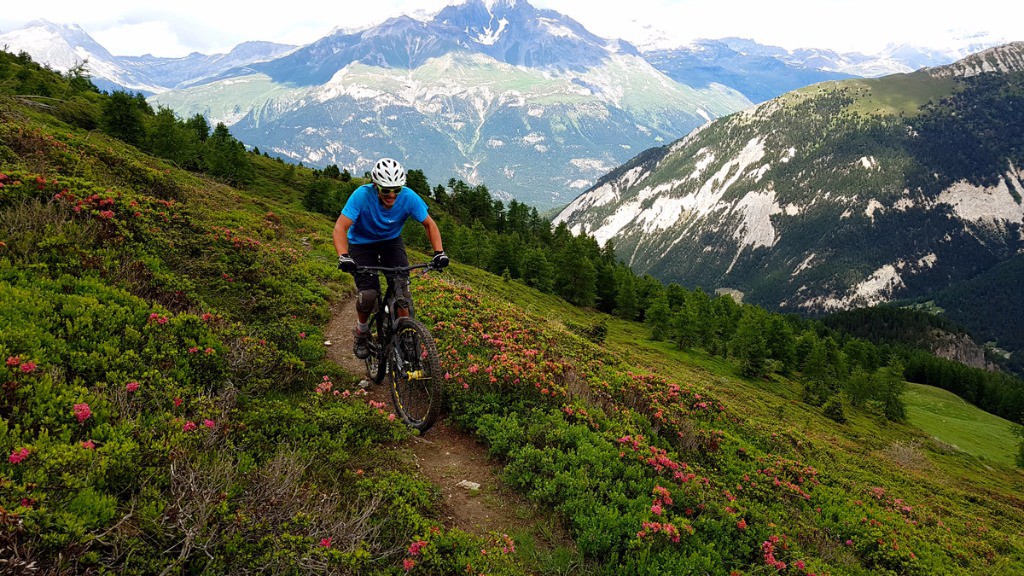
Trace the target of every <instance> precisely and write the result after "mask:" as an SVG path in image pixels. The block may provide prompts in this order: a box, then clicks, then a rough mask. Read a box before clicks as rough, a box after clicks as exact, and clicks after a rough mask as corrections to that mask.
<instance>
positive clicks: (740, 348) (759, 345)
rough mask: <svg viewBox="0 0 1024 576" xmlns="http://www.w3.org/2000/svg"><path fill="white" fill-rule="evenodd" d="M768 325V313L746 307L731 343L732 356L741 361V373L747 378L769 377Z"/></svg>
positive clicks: (761, 309) (760, 309) (752, 307)
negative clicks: (766, 332) (766, 334)
mask: <svg viewBox="0 0 1024 576" xmlns="http://www.w3.org/2000/svg"><path fill="white" fill-rule="evenodd" d="M767 323H768V313H767V312H765V310H764V309H763V308H758V307H756V306H745V307H744V310H743V315H742V316H741V317H740V321H739V324H738V325H737V327H736V332H735V334H734V335H733V337H732V340H731V341H730V348H731V349H732V354H733V355H734V356H735V357H736V358H738V359H739V361H740V373H741V374H743V375H744V376H746V377H747V378H764V377H766V376H768V341H767V339H766V338H765V331H766V325H767Z"/></svg>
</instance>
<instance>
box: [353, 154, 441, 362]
mask: <svg viewBox="0 0 1024 576" xmlns="http://www.w3.org/2000/svg"><path fill="white" fill-rule="evenodd" d="M405 176H406V173H405V168H403V167H402V165H401V164H399V163H398V161H396V160H394V159H392V158H381V159H380V160H378V161H377V163H376V164H374V165H373V170H371V171H370V180H371V182H370V183H369V184H364V185H363V186H360V187H359V188H356V190H355V191H354V192H352V196H350V197H349V199H348V202H346V203H345V207H344V208H343V209H342V210H341V215H340V216H338V220H337V222H335V223H334V233H333V236H334V249H335V251H337V253H338V268H340V269H342V270H343V271H345V272H348V273H350V274H353V275H354V276H355V281H356V288H357V289H358V290H359V294H358V296H357V297H356V316H357V317H358V322H357V323H356V327H355V329H353V331H352V334H353V336H354V337H355V343H354V344H353V347H352V352H353V353H354V354H355V355H356V357H357V358H360V359H363V358H366V357H367V356H369V355H370V350H369V348H367V346H366V339H367V337H368V336H369V334H370V327H369V326H368V325H367V323H366V322H367V320H368V319H369V317H370V313H371V312H373V308H374V306H375V305H376V303H377V294H378V293H379V292H380V279H379V278H378V277H377V275H376V274H355V271H356V269H357V267H359V266H386V267H396V268H397V267H401V266H408V265H409V257H408V255H407V254H406V253H405V243H404V242H403V241H402V226H404V225H405V221H406V220H408V219H409V218H410V217H411V218H415V219H416V221H417V222H420V223H422V224H423V228H425V229H426V231H427V239H428V240H429V241H430V245H431V247H433V249H434V258H433V260H432V261H431V264H432V265H433V266H434V267H435V268H444V267H445V266H447V265H448V262H449V259H448V255H447V254H445V252H444V246H443V244H442V243H441V232H440V230H438V228H437V223H435V222H434V219H433V218H431V217H430V215H429V214H428V213H427V204H426V203H425V202H424V201H423V199H422V198H420V197H419V195H417V194H416V193H415V192H413V191H412V190H411V189H409V188H406V187H405ZM388 282H391V279H388ZM396 282H397V284H396V286H395V293H396V294H398V296H399V298H398V306H397V307H396V310H395V312H396V313H397V314H398V315H399V316H408V315H409V308H408V306H409V302H410V299H411V296H410V294H409V274H408V273H406V274H404V275H403V276H401V277H399V278H397V279H396Z"/></svg>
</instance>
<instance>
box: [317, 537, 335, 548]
mask: <svg viewBox="0 0 1024 576" xmlns="http://www.w3.org/2000/svg"><path fill="white" fill-rule="evenodd" d="M333 541H334V538H332V537H330V536H328V537H327V538H324V539H323V540H321V541H320V545H321V546H323V547H324V548H330V547H331V542H333Z"/></svg>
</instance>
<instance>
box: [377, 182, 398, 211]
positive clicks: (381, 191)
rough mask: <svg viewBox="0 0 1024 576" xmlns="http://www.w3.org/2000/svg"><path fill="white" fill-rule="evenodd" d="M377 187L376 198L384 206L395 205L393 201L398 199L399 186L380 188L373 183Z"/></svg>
mask: <svg viewBox="0 0 1024 576" xmlns="http://www.w3.org/2000/svg"><path fill="white" fill-rule="evenodd" d="M374 187H376V188H377V198H378V199H379V200H380V203H381V204H383V205H384V207H385V208H391V207H392V206H394V205H395V201H396V200H398V193H399V192H401V191H402V188H401V187H397V188H381V187H380V186H378V185H377V184H374Z"/></svg>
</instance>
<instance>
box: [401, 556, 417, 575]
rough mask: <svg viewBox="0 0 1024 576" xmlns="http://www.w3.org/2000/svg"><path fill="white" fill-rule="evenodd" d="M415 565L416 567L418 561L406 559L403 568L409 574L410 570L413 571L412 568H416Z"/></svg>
mask: <svg viewBox="0 0 1024 576" xmlns="http://www.w3.org/2000/svg"><path fill="white" fill-rule="evenodd" d="M415 565H416V561H415V560H413V559H412V558H406V559H405V560H402V568H405V571H406V572H408V571H409V570H412V567H413V566H415Z"/></svg>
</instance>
